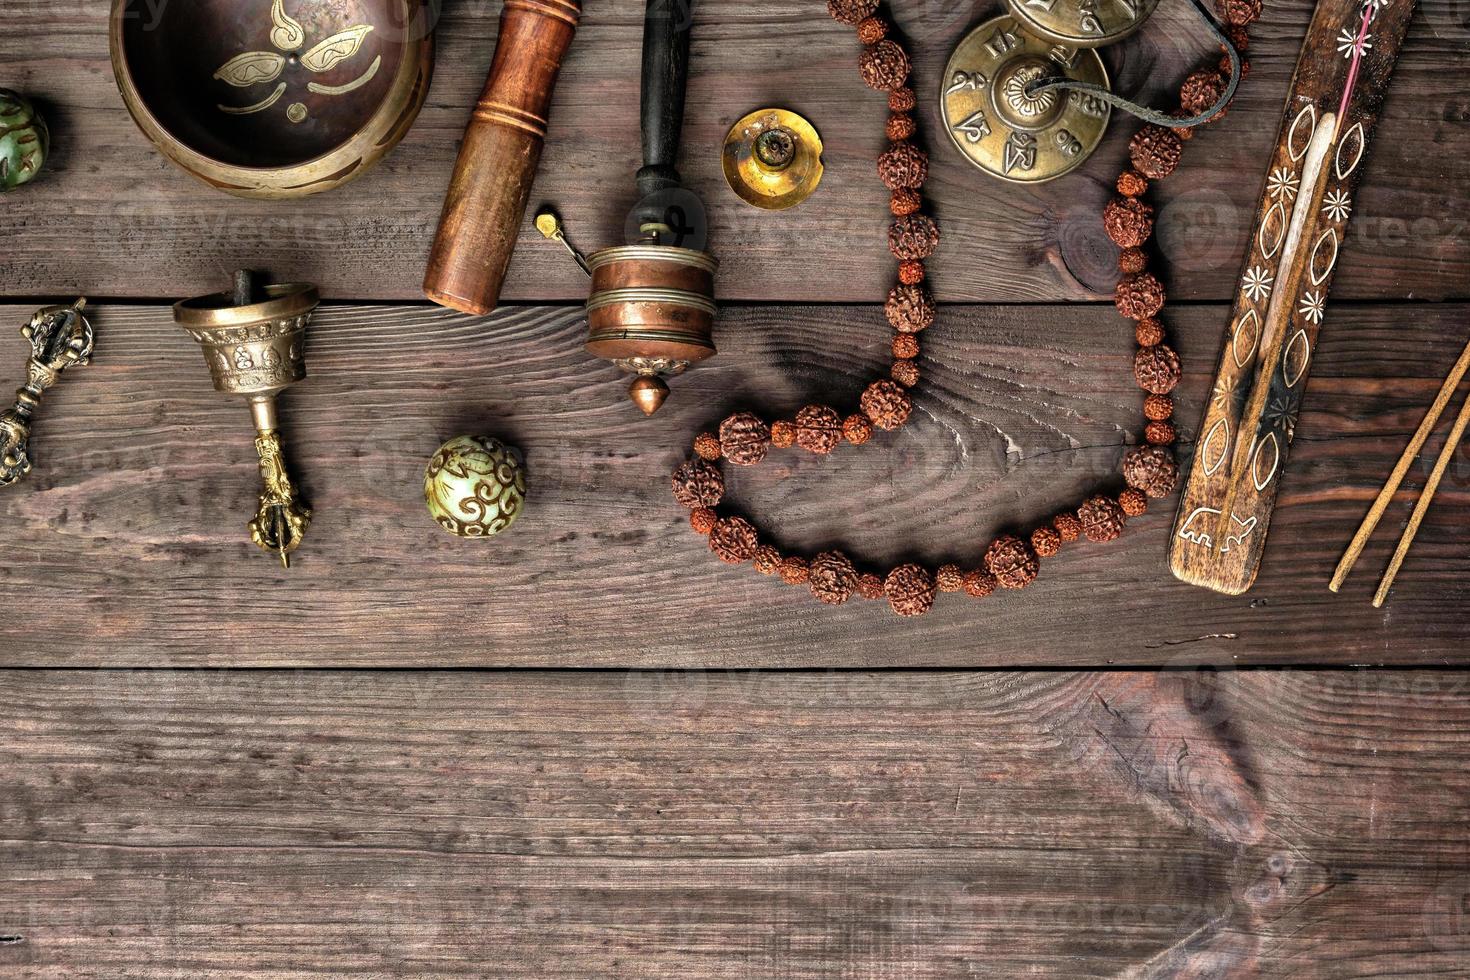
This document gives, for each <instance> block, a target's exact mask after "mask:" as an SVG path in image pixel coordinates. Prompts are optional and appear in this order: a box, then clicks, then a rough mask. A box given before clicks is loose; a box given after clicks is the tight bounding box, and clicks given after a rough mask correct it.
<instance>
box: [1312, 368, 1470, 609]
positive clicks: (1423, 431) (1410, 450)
mask: <svg viewBox="0 0 1470 980" xmlns="http://www.w3.org/2000/svg"><path fill="white" fill-rule="evenodd" d="M1466 368H1470V344H1466V345H1465V349H1464V350H1463V351H1461V352H1460V359H1459V360H1458V361H1456V362H1455V366H1454V367H1453V368H1451V369H1450V374H1449V377H1447V378H1445V379H1444V384H1442V385H1440V388H1439V394H1438V395H1435V396H1434V404H1432V405H1430V406H1429V411H1427V412H1425V413H1424V420H1423V421H1422V422H1420V423H1419V428H1418V429H1416V430H1415V431H1414V437H1413V438H1412V439H1410V440H1409V444H1408V445H1407V446H1405V447H1404V453H1403V455H1402V456H1400V457H1399V461H1398V463H1397V464H1395V465H1394V468H1393V472H1392V473H1390V474H1389V475H1388V482H1386V483H1384V484H1383V489H1382V490H1380V491H1378V497H1377V499H1375V500H1374V501H1373V506H1372V507H1370V508H1368V516H1367V517H1365V518H1363V523H1362V525H1361V526H1360V527H1359V528H1358V533H1357V534H1355V535H1353V540H1352V542H1351V543H1349V544H1348V546H1347V551H1345V552H1344V553H1343V556H1342V560H1341V561H1339V562H1338V563H1337V571H1335V572H1334V573H1333V574H1332V581H1331V582H1330V583H1329V584H1328V586H1327V587H1328V588H1329V589H1331V590H1332V591H1333V592H1336V591H1337V590H1338V589H1340V588H1342V583H1343V581H1344V580H1345V579H1346V578H1347V577H1348V572H1350V571H1352V570H1353V565H1354V564H1356V563H1357V560H1358V558H1359V556H1361V555H1362V554H1363V548H1364V547H1365V546H1366V545H1367V544H1368V538H1369V537H1370V536H1371V535H1372V534H1373V530H1374V529H1375V528H1376V527H1378V521H1379V519H1380V518H1382V517H1383V512H1384V511H1385V510H1387V509H1388V505H1389V502H1390V501H1392V500H1393V495H1394V494H1395V493H1397V492H1398V489H1399V484H1400V483H1402V482H1403V480H1404V475H1405V474H1406V473H1408V472H1409V467H1410V466H1412V465H1413V464H1414V460H1416V459H1417V458H1418V457H1419V450H1420V449H1422V448H1423V447H1424V440H1425V439H1428V438H1429V433H1430V432H1432V431H1434V427H1435V425H1437V424H1438V423H1439V416H1440V413H1441V412H1443V411H1444V410H1445V406H1446V405H1448V404H1449V403H1450V398H1451V397H1452V396H1453V395H1454V393H1455V389H1456V388H1457V387H1459V385H1460V379H1461V378H1463V377H1464V376H1465V370H1466ZM1420 499H1421V500H1422V499H1423V497H1422V496H1421V498H1420ZM1425 506H1428V505H1427V504H1426V505H1425ZM1412 537H1413V535H1412V534H1411V535H1410V538H1411V539H1412ZM1390 578H1391V576H1390ZM1374 605H1378V603H1377V602H1375V603H1374Z"/></svg>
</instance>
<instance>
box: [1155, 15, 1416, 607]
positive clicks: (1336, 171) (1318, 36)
mask: <svg viewBox="0 0 1470 980" xmlns="http://www.w3.org/2000/svg"><path fill="white" fill-rule="evenodd" d="M1413 9H1414V0H1320V2H1319V3H1318V4H1317V11H1316V14H1315V15H1314V16H1313V18H1312V24H1311V27H1310V28H1309V29H1308V31H1307V37H1306V40H1305V42H1304V43H1303V45H1302V52H1301V56H1300V57H1299V58H1298V59H1297V65H1296V72H1295V75H1294V76H1293V78H1292V84H1291V91H1290V94H1289V95H1288V96H1287V99H1286V109H1285V112H1284V113H1283V115H1282V119H1281V129H1280V131H1279V132H1278V134H1277V140H1276V151H1275V153H1274V154H1273V155H1272V157H1271V160H1270V163H1269V164H1268V166H1267V170H1266V181H1265V188H1264V190H1263V191H1262V194H1261V202H1260V205H1259V208H1258V211H1257V216H1256V222H1255V227H1254V228H1253V230H1252V233H1251V237H1250V240H1249V248H1248V249H1247V251H1246V256H1245V262H1244V265H1243V268H1242V271H1241V278H1240V283H1239V290H1238V292H1237V293H1236V296H1235V303H1234V307H1233V309H1232V311H1231V322H1230V330H1229V332H1228V333H1227V335H1226V338H1225V344H1224V350H1223V351H1222V352H1221V354H1220V368H1219V371H1218V373H1217V374H1216V376H1215V386H1214V389H1213V390H1212V392H1211V394H1210V399H1209V402H1208V406H1207V408H1206V409H1205V415H1204V420H1203V421H1202V422H1201V423H1200V427H1199V430H1198V431H1199V439H1198V441H1197V443H1196V447H1195V454H1194V460H1193V462H1192V464H1191V466H1190V470H1189V473H1188V476H1187V477H1186V479H1185V483H1184V487H1183V489H1182V490H1181V492H1180V497H1179V513H1178V515H1177V516H1176V518H1175V524H1174V531H1173V535H1172V537H1171V540H1170V547H1169V566H1170V568H1171V569H1172V570H1173V572H1174V574H1175V575H1176V576H1177V577H1178V578H1180V579H1182V580H1184V581H1186V582H1190V583H1192V584H1194V585H1200V586H1204V587H1205V588H1207V589H1214V590H1215V591H1217V592H1224V593H1227V594H1230V595H1238V594H1240V593H1242V592H1244V591H1246V590H1247V589H1249V588H1250V587H1251V583H1253V582H1254V581H1255V579H1256V572H1257V570H1258V569H1259V568H1260V563H1261V553H1262V551H1263V549H1264V548H1265V544H1266V529H1267V527H1268V526H1269V524H1270V523H1271V513H1272V510H1273V509H1274V508H1275V506H1276V493H1277V488H1278V486H1279V484H1280V480H1281V473H1282V470H1283V469H1284V468H1285V466H1286V458H1287V451H1288V450H1289V448H1290V446H1291V439H1292V434H1293V431H1294V429H1295V427H1296V418H1297V413H1298V411H1299V410H1300V408H1301V402H1302V393H1303V391H1304V390H1305V388H1306V384H1307V374H1308V370H1309V367H1310V364H1311V360H1312V352H1313V350H1314V349H1315V347H1316V343H1317V333H1318V331H1319V330H1320V329H1321V326H1322V320H1323V317H1324V315H1325V312H1326V308H1327V293H1328V290H1329V289H1330V288H1331V285H1332V275H1333V272H1334V270H1335V269H1336V267H1337V259H1338V254H1339V251H1340V249H1341V248H1342V247H1343V244H1344V242H1345V240H1346V233H1347V225H1348V220H1349V218H1350V216H1351V215H1352V209H1353V204H1352V202H1353V191H1354V189H1355V188H1356V186H1357V183H1358V178H1359V177H1360V176H1361V174H1362V171H1363V160H1364V156H1365V153H1366V151H1367V148H1368V140H1369V137H1370V136H1371V134H1372V131H1373V126H1374V123H1375V122H1377V119H1378V112H1379V110H1380V108H1381V107H1382V104H1383V97H1384V93H1385V91H1386V90H1387V88H1388V80H1389V76H1390V75H1391V74H1392V72H1393V66H1394V62H1395V60H1396V59H1397V57H1398V51H1399V46H1400V44H1401V43H1402V41H1403V37H1404V31H1405V30H1406V29H1407V27H1408V23H1409V16H1410V14H1412V12H1413Z"/></svg>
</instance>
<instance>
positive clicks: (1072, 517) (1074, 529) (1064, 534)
mask: <svg viewBox="0 0 1470 980" xmlns="http://www.w3.org/2000/svg"><path fill="white" fill-rule="evenodd" d="M1051 526H1052V527H1054V528H1056V529H1057V534H1058V535H1060V536H1061V539H1062V540H1063V541H1076V540H1077V539H1078V538H1080V537H1081V536H1082V522H1081V521H1079V520H1077V515H1076V514H1058V515H1057V516H1056V517H1053V518H1052V519H1051Z"/></svg>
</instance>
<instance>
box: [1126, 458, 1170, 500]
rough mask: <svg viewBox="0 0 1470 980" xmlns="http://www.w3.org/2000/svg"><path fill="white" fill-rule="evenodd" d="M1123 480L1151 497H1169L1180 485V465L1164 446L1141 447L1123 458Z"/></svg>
mask: <svg viewBox="0 0 1470 980" xmlns="http://www.w3.org/2000/svg"><path fill="white" fill-rule="evenodd" d="M1123 479H1125V480H1127V481H1128V485H1129V486H1130V487H1135V488H1137V489H1139V490H1142V491H1143V492H1144V493H1146V494H1148V495H1149V496H1150V497H1167V496H1169V494H1171V493H1173V492H1174V487H1175V486H1177V485H1178V483H1179V464H1178V463H1176V462H1174V454H1173V452H1171V451H1170V450H1169V449H1167V448H1166V447H1164V446H1141V447H1139V448H1138V449H1135V450H1133V451H1132V452H1130V453H1128V454H1127V455H1126V456H1124V457H1123Z"/></svg>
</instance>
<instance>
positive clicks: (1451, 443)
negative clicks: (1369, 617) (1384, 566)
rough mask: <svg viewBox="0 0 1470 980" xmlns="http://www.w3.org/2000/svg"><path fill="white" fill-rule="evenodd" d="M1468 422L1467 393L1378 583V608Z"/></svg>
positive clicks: (1469, 419)
mask: <svg viewBox="0 0 1470 980" xmlns="http://www.w3.org/2000/svg"><path fill="white" fill-rule="evenodd" d="M1467 422H1470V395H1466V396H1465V401H1464V404H1462V405H1461V406H1460V414H1459V417H1457V418H1456V419H1455V427H1454V428H1453V429H1451V430H1450V436H1449V438H1448V439H1446V440H1445V443H1444V447H1443V448H1442V449H1440V451H1439V458H1438V459H1436V460H1435V461H1434V470H1433V472H1431V473H1430V474H1429V482H1428V483H1426V484H1424V492H1423V493H1421V494H1419V502H1418V503H1416V504H1415V505H1414V513H1412V514H1410V515H1409V526H1408V527H1406V528H1404V534H1403V537H1401V538H1399V546H1398V547H1397V548H1396V549H1394V553H1393V560H1392V561H1390V562H1389V563H1388V571H1386V572H1384V573H1383V581H1382V582H1379V583H1378V593H1377V594H1376V595H1374V596H1373V605H1374V606H1375V607H1377V606H1381V605H1383V600H1384V599H1386V598H1388V589H1389V587H1390V586H1391V585H1393V577H1394V576H1395V575H1397V574H1398V573H1399V566H1400V565H1402V564H1403V563H1404V556H1405V555H1407V554H1408V553H1409V545H1411V544H1413V543H1414V535H1416V534H1418V533H1419V522H1420V521H1422V520H1423V519H1424V512H1425V511H1427V510H1428V509H1429V503H1430V501H1432V500H1433V499H1434V491H1435V490H1437V489H1439V478H1440V477H1442V476H1444V471H1445V469H1446V468H1447V467H1448V466H1449V465H1450V460H1451V459H1452V458H1453V457H1454V455H1455V450H1456V449H1458V448H1459V446H1460V437H1461V436H1463V435H1464V434H1465V424H1466V423H1467Z"/></svg>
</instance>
